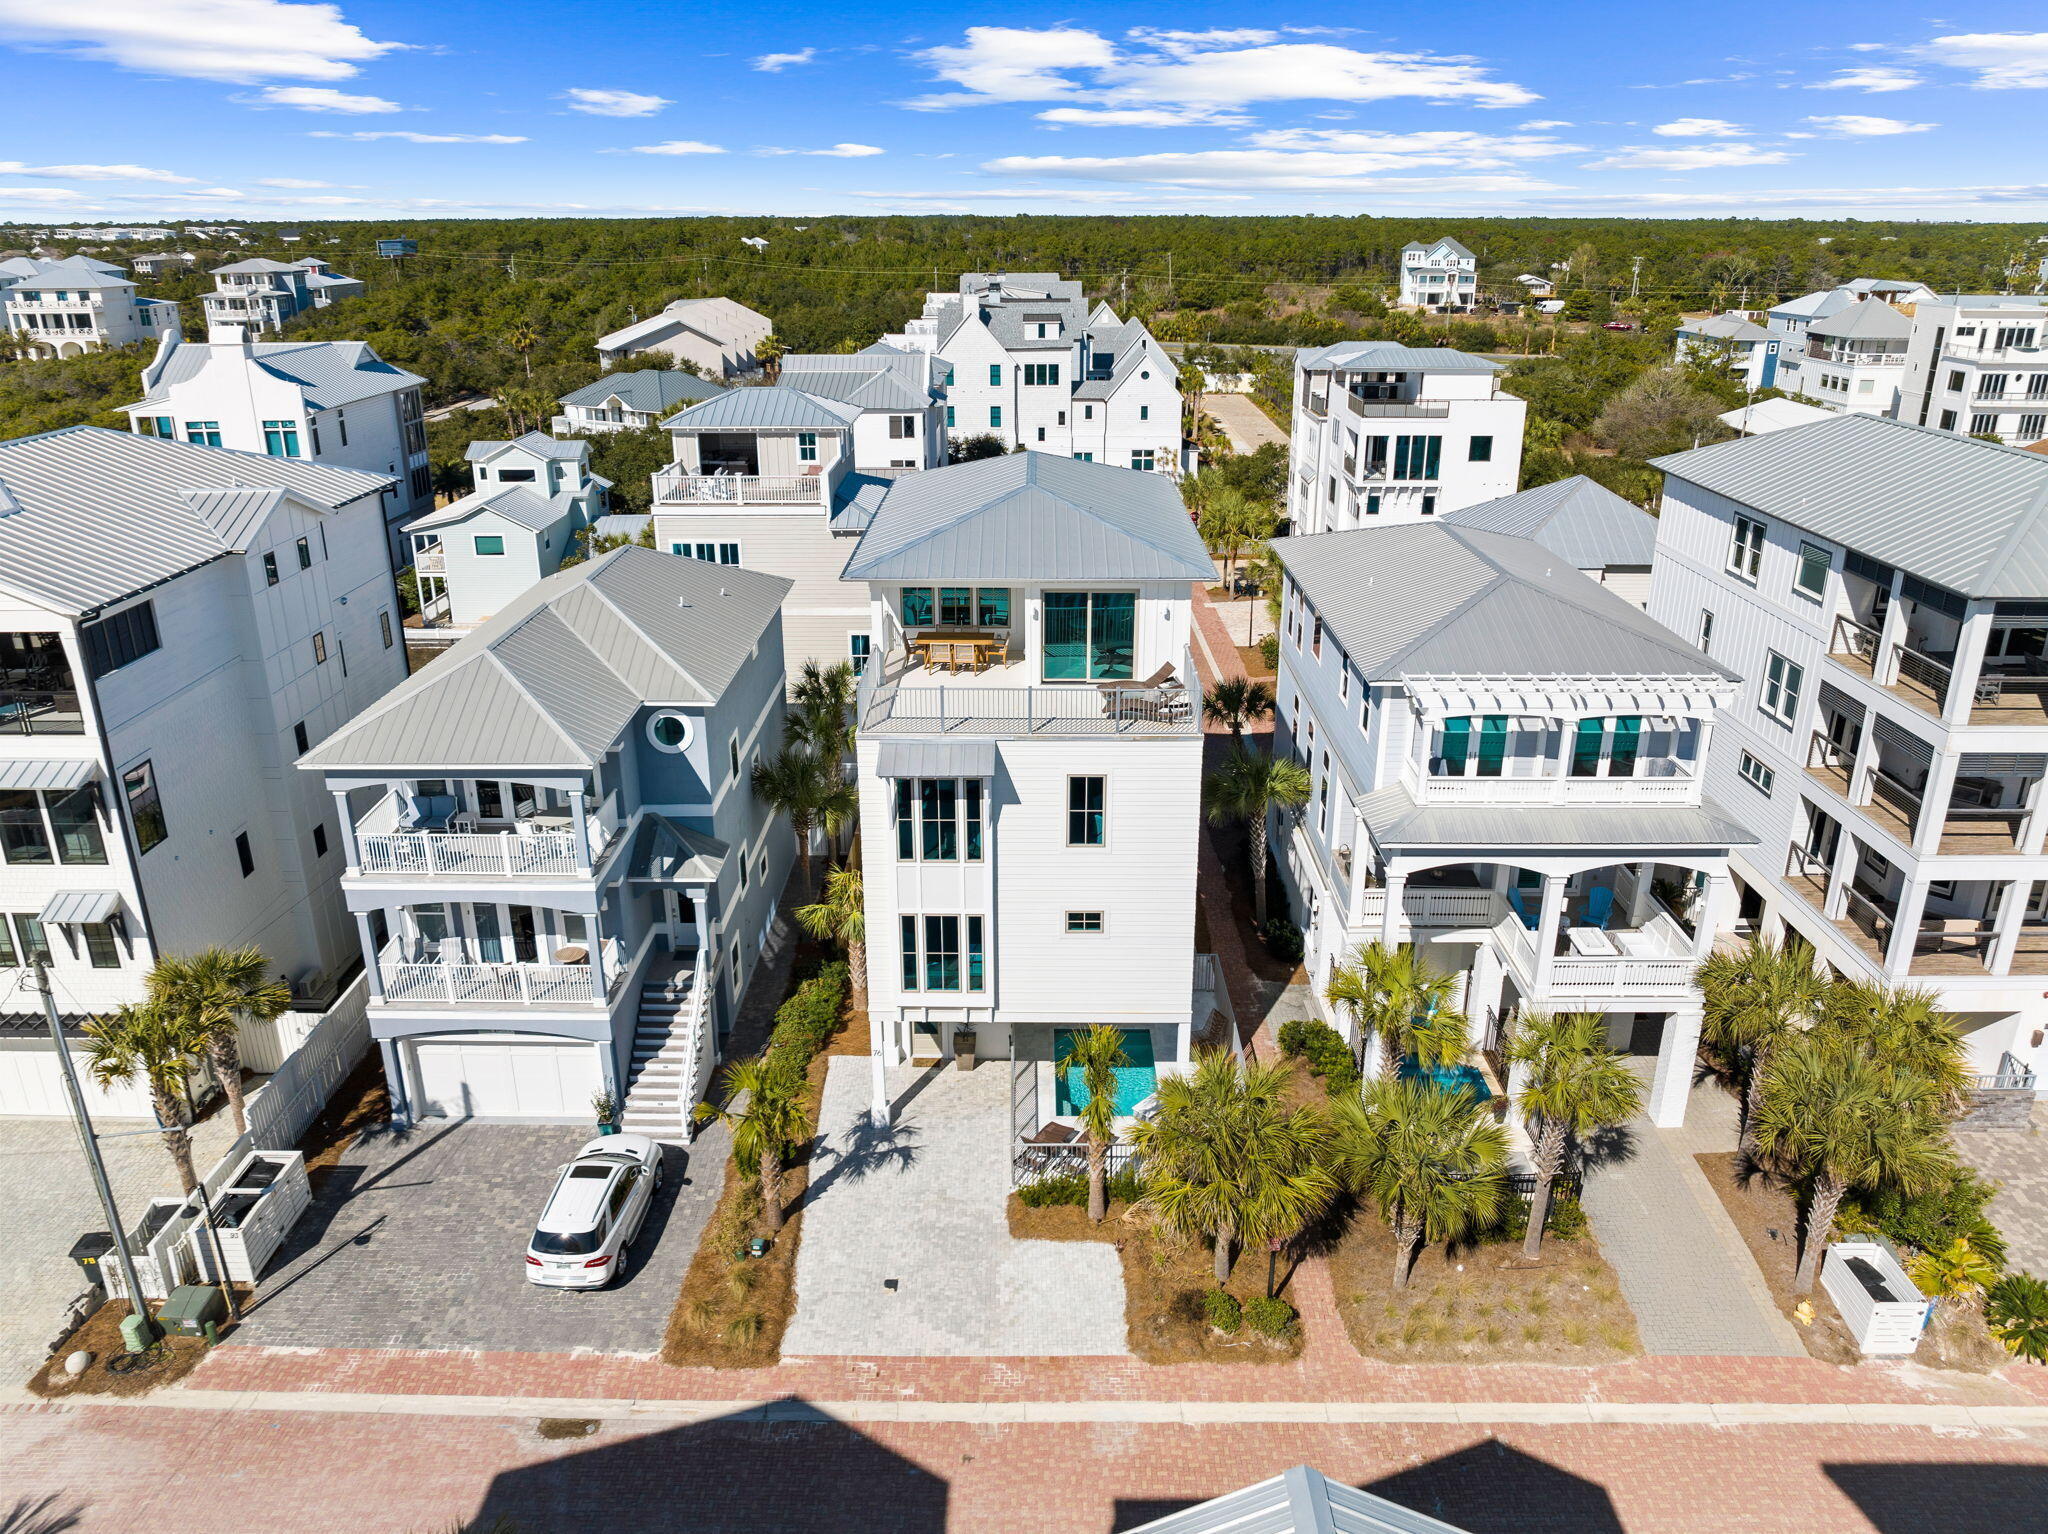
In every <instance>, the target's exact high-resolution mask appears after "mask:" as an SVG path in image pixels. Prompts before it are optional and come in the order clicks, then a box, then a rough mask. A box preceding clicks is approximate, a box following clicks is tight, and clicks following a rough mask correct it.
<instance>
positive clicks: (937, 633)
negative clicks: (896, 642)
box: [909, 629, 1010, 671]
mask: <svg viewBox="0 0 2048 1534" xmlns="http://www.w3.org/2000/svg"><path fill="white" fill-rule="evenodd" d="M909 643H910V648H911V651H912V653H913V654H915V655H916V656H917V657H918V659H919V660H920V661H921V662H923V664H924V666H925V669H926V670H933V669H935V668H936V667H938V666H940V665H944V666H945V667H946V668H947V669H948V670H949V671H957V670H959V669H960V665H961V663H962V661H965V662H966V664H967V665H968V666H970V667H972V668H973V669H974V670H976V671H981V670H985V669H986V668H987V667H989V666H991V665H994V664H996V663H997V662H999V661H1000V660H1001V659H1002V657H1003V654H1004V653H1005V651H1007V650H1008V648H1009V644H1010V640H1009V636H1008V635H1006V634H1002V633H998V632H997V631H995V630H994V629H920V630H919V631H918V632H917V633H915V634H912V635H911V636H910V640H909Z"/></svg>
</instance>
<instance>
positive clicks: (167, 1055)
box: [85, 1001, 206, 1193]
mask: <svg viewBox="0 0 2048 1534" xmlns="http://www.w3.org/2000/svg"><path fill="white" fill-rule="evenodd" d="M85 1037H86V1041H87V1044H88V1046H89V1047H90V1050H91V1054H90V1055H89V1056H88V1058H87V1063H86V1069H87V1070H89V1071H91V1072H92V1078H93V1080H95V1081H97V1082H98V1083H99V1084H100V1085H101V1086H103V1087H106V1086H112V1085H113V1084H114V1083H115V1082H117V1081H121V1082H127V1081H133V1080H135V1079H136V1078H137V1077H140V1078H141V1079H142V1081H143V1083H144V1084H145V1085H146V1086H147V1087H148V1088H149V1101H150V1106H151V1107H153V1108H154V1109H155V1110H156V1118H157V1123H158V1124H160V1125H161V1126H162V1127H163V1140H164V1149H165V1150H166V1151H168V1152H170V1157H171V1164H172V1165H173V1166H175V1167H176V1168H177V1169H178V1184H179V1189H180V1191H181V1192H185V1193H190V1192H191V1191H192V1190H193V1189H194V1188H195V1187H197V1186H198V1185H199V1177H198V1174H197V1173H196V1172H194V1171H193V1170H192V1132H191V1131H190V1130H189V1129H187V1128H186V1127H185V1086H186V1083H188V1082H189V1081H190V1080H191V1079H192V1068H193V1065H194V1063H195V1061H196V1059H197V1057H198V1055H199V1054H200V1053H201V1051H203V1050H204V1049H205V1048H206V1032H205V1030H204V1029H203V1028H201V1027H200V1026H199V1025H198V1024H197V1023H195V1022H193V1021H192V1020H191V1019H190V1018H188V1017H186V1016H184V1015H183V1014H182V1013H178V1012H173V1011H171V1010H170V1009H169V1008H168V1007H163V1006H159V1005H158V1004H157V1003H155V1002H149V1001H145V1002H142V1003H140V1004H139V1005H137V1004H131V1005H124V1006H120V1007H117V1008H115V1009H114V1010H113V1011H112V1012H109V1013H108V1014H106V1015H105V1016H104V1017H96V1018H94V1019H93V1020H92V1021H91V1022H89V1023H87V1024H86V1025H85Z"/></svg>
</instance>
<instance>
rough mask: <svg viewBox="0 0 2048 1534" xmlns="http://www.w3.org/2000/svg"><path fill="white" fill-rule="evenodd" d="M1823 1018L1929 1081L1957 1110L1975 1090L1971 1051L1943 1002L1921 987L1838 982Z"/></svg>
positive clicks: (1878, 1056) (1876, 1055)
mask: <svg viewBox="0 0 2048 1534" xmlns="http://www.w3.org/2000/svg"><path fill="white" fill-rule="evenodd" d="M1821 1014H1822V1019H1823V1022H1824V1023H1825V1025H1826V1026H1827V1027H1828V1029H1829V1030H1831V1031H1833V1032H1835V1033H1839V1034H1840V1035H1842V1036H1843V1037H1844V1038H1846V1039H1852V1040H1854V1041H1855V1042H1856V1043H1857V1044H1858V1045H1860V1046H1861V1047H1862V1049H1863V1051H1864V1053H1866V1054H1868V1055H1870V1056H1871V1057H1872V1058H1873V1059H1877V1060H1882V1061H1884V1062H1885V1063H1886V1064H1888V1065H1892V1066H1896V1067H1897V1068H1898V1069H1900V1070H1903V1071H1911V1072H1912V1073H1913V1074H1914V1075H1916V1076H1922V1077H1925V1078H1926V1079H1927V1080H1928V1081H1929V1082H1930V1083H1932V1084H1933V1086H1934V1089H1935V1091H1936V1092H1938V1093H1939V1094H1940V1095H1941V1099H1942V1102H1943V1103H1944V1105H1946V1106H1947V1107H1948V1108H1949V1109H1950V1110H1951V1111H1953V1110H1954V1109H1956V1108H1959V1107H1961V1106H1962V1102H1963V1093H1964V1091H1965V1090H1966V1089H1967V1088H1968V1086H1969V1052H1968V1050H1967V1049H1966V1047H1965V1046H1964V1044H1963V1036H1962V1034H1961V1032H1960V1031H1959V1030H1958V1029H1957V1027H1956V1020H1955V1018H1954V1017H1953V1016H1952V1015H1951V1014H1949V1013H1947V1012H1945V1011H1943V1010H1942V1006H1941V999H1940V997H1938V996H1937V995H1936V994H1935V993H1934V992H1932V991H1930V990H1927V989H1925V988H1923V987H1920V986H1910V985H1901V986H1887V985H1880V984H1876V983H1871V982H1864V981H1850V980H1838V981H1836V982H1835V983H1834V984H1833V985H1830V986H1829V987H1828V988H1827V993H1826V995H1825V996H1824V997H1823V998H1822V1001H1821Z"/></svg>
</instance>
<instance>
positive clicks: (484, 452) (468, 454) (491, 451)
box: [462, 431, 590, 463]
mask: <svg viewBox="0 0 2048 1534" xmlns="http://www.w3.org/2000/svg"><path fill="white" fill-rule="evenodd" d="M508 447H516V448H518V449H519V450H520V451H521V452H523V453H531V454H532V455H533V456H534V457H536V458H546V459H552V460H554V461H556V462H558V463H568V462H574V461H581V460H582V459H585V458H588V457H589V456H590V444H589V443H588V442H586V441H584V440H583V439H582V438H581V437H569V438H566V439H564V438H561V437H550V436H549V435H548V434H547V433H546V432H541V431H530V432H527V433H526V434H525V435H524V436H521V437H514V438H513V439H512V440H511V441H510V442H499V441H495V440H493V439H491V438H488V437H479V438H478V439H477V440H476V441H474V442H472V443H470V445H469V446H468V447H467V448H465V449H464V450H463V454H462V456H463V457H464V458H466V459H468V460H469V462H471V463H488V462H489V461H490V460H491V459H493V458H495V457H497V456H498V455H499V454H500V453H502V452H504V451H505V449H506V448H508Z"/></svg>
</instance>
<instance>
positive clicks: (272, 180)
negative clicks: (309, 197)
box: [254, 176, 353, 201]
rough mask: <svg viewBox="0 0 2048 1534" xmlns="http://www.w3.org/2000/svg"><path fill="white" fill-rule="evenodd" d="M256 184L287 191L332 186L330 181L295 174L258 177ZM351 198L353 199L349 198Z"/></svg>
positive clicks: (301, 190)
mask: <svg viewBox="0 0 2048 1534" xmlns="http://www.w3.org/2000/svg"><path fill="white" fill-rule="evenodd" d="M254 185H256V186H274V187H279V188H281V189H282V190H284V191H287V192H313V191H318V190H320V189H321V188H322V187H330V186H333V185H334V183H333V182H332V181H302V180H300V179H299V178H298V177H297V176H265V177H262V178H260V179H258V180H257V181H256V182H255V183H254ZM349 200H351V201H352V200H353V199H349Z"/></svg>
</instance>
